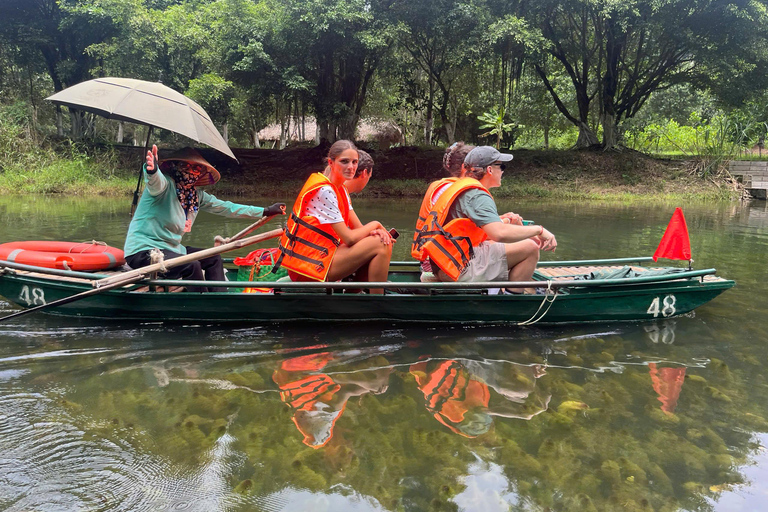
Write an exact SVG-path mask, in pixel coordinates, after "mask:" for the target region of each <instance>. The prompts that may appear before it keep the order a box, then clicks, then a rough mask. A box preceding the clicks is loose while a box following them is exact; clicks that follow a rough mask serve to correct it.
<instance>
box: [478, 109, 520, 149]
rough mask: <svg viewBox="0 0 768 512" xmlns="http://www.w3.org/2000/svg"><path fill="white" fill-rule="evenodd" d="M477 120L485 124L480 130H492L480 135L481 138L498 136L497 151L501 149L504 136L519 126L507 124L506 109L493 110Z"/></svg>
mask: <svg viewBox="0 0 768 512" xmlns="http://www.w3.org/2000/svg"><path fill="white" fill-rule="evenodd" d="M477 119H478V120H479V121H481V122H482V123H483V124H481V125H480V128H490V130H488V131H487V132H485V133H483V134H482V135H480V136H481V137H487V136H489V135H495V136H496V149H499V148H500V147H501V140H502V139H503V138H504V134H505V133H509V132H511V131H512V130H514V129H515V127H516V126H517V124H516V123H508V122H507V120H506V111H505V109H504V107H499V108H493V109H491V110H490V111H488V112H485V113H483V114H482V115H480V116H478V118H477Z"/></svg>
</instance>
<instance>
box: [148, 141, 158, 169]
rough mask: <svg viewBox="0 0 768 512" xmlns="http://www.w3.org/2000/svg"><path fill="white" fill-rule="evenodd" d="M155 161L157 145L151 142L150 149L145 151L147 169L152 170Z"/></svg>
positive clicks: (156, 159)
mask: <svg viewBox="0 0 768 512" xmlns="http://www.w3.org/2000/svg"><path fill="white" fill-rule="evenodd" d="M157 161H158V158H157V146H156V145H154V144H153V145H152V150H151V151H147V171H149V172H154V171H155V164H156V163H157Z"/></svg>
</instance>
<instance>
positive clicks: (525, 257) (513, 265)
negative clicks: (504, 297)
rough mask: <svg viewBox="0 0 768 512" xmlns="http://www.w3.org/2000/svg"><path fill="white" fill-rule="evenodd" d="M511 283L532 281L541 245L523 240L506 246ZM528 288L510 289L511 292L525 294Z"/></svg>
mask: <svg viewBox="0 0 768 512" xmlns="http://www.w3.org/2000/svg"><path fill="white" fill-rule="evenodd" d="M505 246H506V252H507V265H508V266H509V280H510V281H530V280H531V278H532V277H533V272H534V271H535V270H536V264H537V263H538V262H539V245H538V244H537V243H536V242H534V241H533V240H521V241H519V242H515V243H512V244H505ZM525 290H526V288H509V291H511V292H517V293H523V292H525Z"/></svg>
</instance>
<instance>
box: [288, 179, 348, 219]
mask: <svg viewBox="0 0 768 512" xmlns="http://www.w3.org/2000/svg"><path fill="white" fill-rule="evenodd" d="M344 193H345V194H346V195H347V204H349V209H350V211H351V210H352V203H351V201H350V198H349V192H347V189H344ZM301 214H302V217H303V216H304V215H311V216H312V217H315V218H316V219H317V220H318V221H319V222H320V224H336V223H337V222H344V217H342V215H341V209H340V208H339V200H338V199H337V198H336V193H335V192H334V191H333V187H331V186H330V185H325V186H323V187H320V189H318V191H317V193H315V195H314V197H312V199H310V200H309V202H308V203H307V205H306V206H305V207H304V211H303V212H301Z"/></svg>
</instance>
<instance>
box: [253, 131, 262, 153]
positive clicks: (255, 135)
mask: <svg viewBox="0 0 768 512" xmlns="http://www.w3.org/2000/svg"><path fill="white" fill-rule="evenodd" d="M251 144H253V147H254V148H255V149H261V141H260V140H259V130H257V129H256V128H251Z"/></svg>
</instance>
